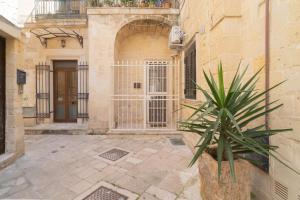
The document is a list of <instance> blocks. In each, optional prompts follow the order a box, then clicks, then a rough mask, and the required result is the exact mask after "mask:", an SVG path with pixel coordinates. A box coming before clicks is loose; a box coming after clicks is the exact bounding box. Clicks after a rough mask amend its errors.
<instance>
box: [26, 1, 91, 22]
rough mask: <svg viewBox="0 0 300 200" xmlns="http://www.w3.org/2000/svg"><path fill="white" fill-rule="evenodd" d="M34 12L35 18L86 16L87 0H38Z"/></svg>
mask: <svg viewBox="0 0 300 200" xmlns="http://www.w3.org/2000/svg"><path fill="white" fill-rule="evenodd" d="M32 14H33V15H34V18H35V20H39V19H51V18H54V19H65V18H85V17H86V0H36V3H35V8H34V10H33V13H32Z"/></svg>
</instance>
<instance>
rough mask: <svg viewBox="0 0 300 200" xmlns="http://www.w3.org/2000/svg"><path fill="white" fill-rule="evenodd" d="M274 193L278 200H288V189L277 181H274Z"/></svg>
mask: <svg viewBox="0 0 300 200" xmlns="http://www.w3.org/2000/svg"><path fill="white" fill-rule="evenodd" d="M274 191H275V194H276V196H277V197H279V199H280V200H288V199H289V191H288V188H287V187H286V186H284V185H282V184H281V183H279V182H278V181H275V184H274Z"/></svg>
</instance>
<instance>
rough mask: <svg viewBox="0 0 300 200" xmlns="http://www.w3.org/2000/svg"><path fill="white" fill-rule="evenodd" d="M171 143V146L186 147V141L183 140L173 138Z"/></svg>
mask: <svg viewBox="0 0 300 200" xmlns="http://www.w3.org/2000/svg"><path fill="white" fill-rule="evenodd" d="M170 142H171V144H173V145H176V146H180V145H185V143H184V141H183V140H182V139H181V138H171V139H170Z"/></svg>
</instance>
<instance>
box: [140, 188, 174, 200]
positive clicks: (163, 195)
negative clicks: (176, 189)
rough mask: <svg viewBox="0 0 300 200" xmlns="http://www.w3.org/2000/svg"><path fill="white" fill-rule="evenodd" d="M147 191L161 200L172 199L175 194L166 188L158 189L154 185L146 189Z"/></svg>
mask: <svg viewBox="0 0 300 200" xmlns="http://www.w3.org/2000/svg"><path fill="white" fill-rule="evenodd" d="M146 192H147V193H149V194H151V195H153V196H155V197H157V198H158V199H161V200H165V199H168V200H173V199H176V195H175V194H173V193H171V192H168V191H166V190H163V189H160V188H158V187H155V186H150V187H149V188H148V189H147V190H146Z"/></svg>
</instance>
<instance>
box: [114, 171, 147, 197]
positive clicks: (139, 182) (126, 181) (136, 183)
mask: <svg viewBox="0 0 300 200" xmlns="http://www.w3.org/2000/svg"><path fill="white" fill-rule="evenodd" d="M115 184H116V185H117V186H119V187H121V188H125V189H127V190H129V191H132V192H134V193H137V194H142V193H144V192H145V190H146V189H147V188H148V187H149V186H150V184H148V183H147V182H145V181H144V180H143V179H139V178H135V177H132V176H128V175H126V176H123V177H122V178H120V179H119V180H117V181H116V182H115Z"/></svg>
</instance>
